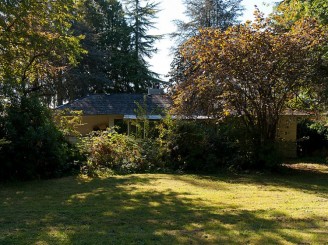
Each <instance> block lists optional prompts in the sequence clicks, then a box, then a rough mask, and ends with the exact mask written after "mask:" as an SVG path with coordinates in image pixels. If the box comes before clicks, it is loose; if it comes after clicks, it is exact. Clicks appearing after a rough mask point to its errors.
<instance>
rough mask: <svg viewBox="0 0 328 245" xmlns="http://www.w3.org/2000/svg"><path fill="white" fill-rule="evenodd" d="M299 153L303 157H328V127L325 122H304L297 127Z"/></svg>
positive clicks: (307, 120)
mask: <svg viewBox="0 0 328 245" xmlns="http://www.w3.org/2000/svg"><path fill="white" fill-rule="evenodd" d="M297 138H298V140H297V151H298V155H299V156H301V157H327V154H328V127H327V126H325V122H324V121H311V120H309V119H306V120H302V121H301V122H299V124H298V125H297Z"/></svg>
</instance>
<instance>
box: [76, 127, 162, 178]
mask: <svg viewBox="0 0 328 245" xmlns="http://www.w3.org/2000/svg"><path fill="white" fill-rule="evenodd" d="M154 144H155V142H152V141H151V140H148V139H145V140H142V139H136V138H135V137H133V136H128V135H124V134H119V133H117V132H116V129H115V128H113V129H107V130H106V131H97V132H92V133H91V134H90V135H89V136H87V137H85V138H83V139H82V141H81V142H80V146H79V147H80V150H81V152H82V153H83V154H85V155H86V157H87V162H86V163H85V164H84V166H83V167H82V172H83V173H85V174H88V175H102V174H104V173H106V172H111V171H114V172H118V173H133V172H145V171H146V172H148V171H151V170H153V169H154V168H155V164H158V162H156V160H155V158H157V156H158V154H157V149H158V147H155V145H154Z"/></svg>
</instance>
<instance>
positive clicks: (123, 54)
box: [0, 0, 160, 106]
mask: <svg viewBox="0 0 328 245" xmlns="http://www.w3.org/2000/svg"><path fill="white" fill-rule="evenodd" d="M123 3H124V4H123V5H122V3H121V2H120V1H118V0H84V1H73V0H69V1H63V0H61V1H41V2H40V1H36V0H23V1H21V0H13V1H1V3H0V62H1V68H0V86H1V92H0V94H1V96H2V97H15V96H16V97H21V96H30V95H31V94H37V95H38V96H40V97H41V98H42V99H43V101H44V102H45V103H46V104H49V105H52V106H57V105H61V104H62V103H63V102H67V101H71V100H74V99H76V98H78V97H82V96H85V95H87V94H91V93H104V92H144V91H145V90H146V88H147V87H149V86H150V85H151V83H152V82H154V81H157V82H158V81H159V80H158V76H157V74H156V73H154V72H152V71H151V70H150V69H149V64H148V63H147V61H146V58H149V57H151V56H152V55H153V53H154V52H155V51H156V49H155V48H154V42H155V41H156V40H158V39H159V38H160V36H154V35H149V34H148V30H149V29H151V28H153V25H154V23H155V21H154V20H155V18H156V14H157V12H158V11H159V10H158V4H157V3H151V2H149V1H139V0H133V1H132V0H126V1H124V2H123Z"/></svg>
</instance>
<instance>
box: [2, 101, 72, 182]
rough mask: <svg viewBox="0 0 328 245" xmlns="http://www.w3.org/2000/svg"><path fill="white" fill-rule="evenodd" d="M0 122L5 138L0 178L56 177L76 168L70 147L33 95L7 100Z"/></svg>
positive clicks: (48, 112) (48, 113)
mask: <svg viewBox="0 0 328 245" xmlns="http://www.w3.org/2000/svg"><path fill="white" fill-rule="evenodd" d="M0 126H1V127H0V135H1V136H4V137H5V139H6V140H7V141H9V143H8V144H5V145H3V146H2V149H0V151H1V154H0V162H1V164H0V170H1V171H0V173H1V175H0V179H8V178H9V179H34V178H50V177H58V176H62V175H63V174H65V173H69V172H71V171H72V170H73V169H74V168H76V166H75V165H74V157H75V156H74V154H76V151H74V147H73V146H71V145H70V144H69V143H68V142H67V141H66V140H65V138H64V137H63V135H62V133H61V132H60V131H59V130H58V129H57V128H56V126H55V124H54V122H53V121H52V117H51V112H50V110H49V109H47V108H45V107H44V106H43V105H42V104H41V103H40V101H39V100H38V99H37V98H26V97H23V98H22V99H21V100H19V101H15V103H13V104H11V105H10V106H9V107H8V108H7V109H6V110H5V115H4V116H2V117H0Z"/></svg>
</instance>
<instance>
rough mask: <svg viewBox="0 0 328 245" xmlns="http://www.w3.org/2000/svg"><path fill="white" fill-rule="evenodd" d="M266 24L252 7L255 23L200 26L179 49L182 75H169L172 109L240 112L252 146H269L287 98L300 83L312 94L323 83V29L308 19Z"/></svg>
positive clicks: (214, 113) (220, 113)
mask: <svg viewBox="0 0 328 245" xmlns="http://www.w3.org/2000/svg"><path fill="white" fill-rule="evenodd" d="M270 24H271V20H270V19H265V18H263V16H262V14H261V13H259V12H257V16H256V22H254V23H250V22H248V23H246V24H245V25H240V26H234V27H230V28H228V29H227V30H226V31H223V32H222V31H220V30H217V29H212V28H208V29H203V30H201V31H200V34H199V35H198V36H195V37H193V38H191V39H190V40H188V41H187V42H186V43H185V44H184V45H183V46H182V48H181V50H180V54H181V56H182V58H181V59H180V61H181V62H182V64H180V67H182V69H183V76H180V78H182V80H173V82H174V88H173V92H174V103H175V106H176V110H175V111H176V112H177V113H180V114H183V115H197V114H200V115H207V116H211V117H214V118H218V119H220V118H225V117H226V116H227V115H235V116H240V118H241V120H243V123H244V125H245V127H246V129H247V130H248V133H249V135H251V139H253V145H254V147H255V149H259V150H260V149H262V146H263V147H264V146H265V145H274V144H273V143H274V141H275V135H276V128H277V123H278V117H279V115H280V114H281V113H282V112H283V111H284V109H285V108H286V105H287V102H288V101H289V100H291V99H292V98H295V97H296V98H297V97H298V95H299V94H300V93H301V92H303V89H302V88H304V87H306V88H308V89H311V90H312V91H314V94H315V95H318V91H319V92H320V90H323V88H324V87H323V86H324V83H320V79H323V77H321V76H318V70H319V67H320V66H321V65H322V64H323V60H322V56H323V54H324V50H323V48H322V46H321V43H322V42H327V33H326V32H325V31H324V29H322V28H321V27H320V26H319V24H318V23H317V22H316V21H315V20H313V19H306V20H303V21H300V22H297V23H296V24H295V25H294V26H293V27H292V28H291V30H290V31H285V32H277V30H276V29H274V28H273V27H272V26H271V25H270ZM180 74H181V73H180ZM178 78H179V77H178ZM315 91H316V92H317V93H315ZM317 98H318V99H319V97H318V96H317ZM317 101H319V100H317ZM264 148H266V147H264ZM256 154H258V155H259V153H256Z"/></svg>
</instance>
